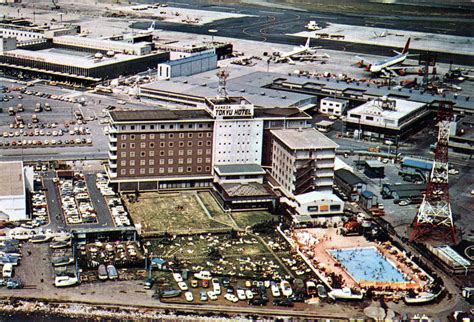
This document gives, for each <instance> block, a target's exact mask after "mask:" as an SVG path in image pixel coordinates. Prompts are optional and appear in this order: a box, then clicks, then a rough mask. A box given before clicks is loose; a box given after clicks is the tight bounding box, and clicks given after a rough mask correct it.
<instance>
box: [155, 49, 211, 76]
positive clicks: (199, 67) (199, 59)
mask: <svg viewBox="0 0 474 322" xmlns="http://www.w3.org/2000/svg"><path fill="white" fill-rule="evenodd" d="M214 69H217V55H216V53H215V52H214V50H210V51H207V52H202V53H199V54H196V55H192V56H189V57H185V58H180V59H176V60H170V61H168V62H166V63H161V64H158V79H170V78H174V77H180V76H191V75H194V74H199V73H203V72H207V71H209V70H214Z"/></svg>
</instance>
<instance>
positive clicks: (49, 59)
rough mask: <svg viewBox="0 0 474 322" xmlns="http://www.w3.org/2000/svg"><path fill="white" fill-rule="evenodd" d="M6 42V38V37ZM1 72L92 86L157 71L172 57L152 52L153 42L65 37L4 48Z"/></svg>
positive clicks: (1, 54)
mask: <svg viewBox="0 0 474 322" xmlns="http://www.w3.org/2000/svg"><path fill="white" fill-rule="evenodd" d="M3 39H5V38H3ZM1 49H2V50H0V69H1V70H3V71H4V72H5V73H6V74H12V75H18V74H20V73H21V74H24V75H30V76H40V77H43V78H46V79H51V80H58V81H66V82H71V83H81V84H90V83H97V82H100V81H102V80H105V79H112V78H116V77H118V76H121V75H122V76H123V75H129V74H135V73H137V72H142V71H146V70H148V69H152V68H156V66H157V64H159V63H161V62H163V61H166V60H169V54H168V53H163V52H156V51H152V45H151V44H150V43H135V44H131V43H127V42H120V41H111V40H101V39H89V38H84V37H73V36H61V37H53V38H52V39H47V40H46V39H42V40H38V41H36V42H35V43H31V44H19V43H16V44H13V43H12V42H8V43H6V42H5V41H4V45H2V48H1Z"/></svg>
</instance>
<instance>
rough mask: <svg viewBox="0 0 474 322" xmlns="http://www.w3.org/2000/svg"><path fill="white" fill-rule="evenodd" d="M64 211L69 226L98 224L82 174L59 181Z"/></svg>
mask: <svg viewBox="0 0 474 322" xmlns="http://www.w3.org/2000/svg"><path fill="white" fill-rule="evenodd" d="M59 193H60V196H61V203H62V209H63V212H64V216H65V219H66V222H67V223H68V224H84V223H96V222H97V214H96V211H95V209H94V207H93V206H92V203H91V200H90V196H89V192H88V190H87V184H86V181H85V180H84V176H83V175H82V174H76V175H75V176H74V178H73V179H64V180H62V181H59Z"/></svg>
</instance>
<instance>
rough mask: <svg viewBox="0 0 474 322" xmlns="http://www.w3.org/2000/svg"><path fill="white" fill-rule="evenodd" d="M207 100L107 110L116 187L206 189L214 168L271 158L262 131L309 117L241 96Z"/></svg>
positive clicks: (110, 166)
mask: <svg viewBox="0 0 474 322" xmlns="http://www.w3.org/2000/svg"><path fill="white" fill-rule="evenodd" d="M234 103H236V104H234ZM208 104H209V107H208V108H206V109H190V110H176V109H175V110H164V109H161V110H154V111H114V112H111V113H110V116H111V125H110V129H109V162H108V165H107V171H108V173H109V177H110V181H111V182H112V183H114V184H116V185H117V186H118V189H119V190H120V191H135V190H166V189H188V188H195V187H210V186H212V184H213V179H215V177H214V176H213V174H215V173H218V172H217V171H218V170H217V168H215V166H221V165H229V166H244V165H252V164H253V165H255V164H256V165H258V166H260V165H261V163H262V160H264V159H265V160H268V159H270V160H271V154H270V155H269V156H268V155H266V153H268V150H264V149H263V146H268V145H270V146H271V144H269V143H267V144H265V143H264V137H265V135H264V134H265V133H266V132H270V131H271V130H273V129H287V128H294V127H297V126H298V125H299V124H302V125H304V126H306V124H310V123H309V122H310V120H311V117H310V116H309V115H307V114H306V113H303V112H300V111H299V110H298V109H296V108H286V109H276V110H277V112H275V111H274V110H268V109H263V108H254V107H253V105H252V104H251V103H249V102H248V101H246V100H245V99H243V98H241V97H239V98H235V97H234V98H225V101H222V100H221V99H215V98H210V99H208ZM225 106H228V108H227V107H225ZM222 111H226V112H222ZM229 111H232V112H229ZM244 111H245V112H244ZM230 113H232V116H231V115H229V114H230ZM222 114H227V115H222ZM237 114H240V115H241V116H238V117H237ZM249 138H251V140H249ZM265 140H266V139H265ZM268 142H270V141H268ZM269 151H270V153H271V149H270V150H269ZM246 175H248V176H253V175H254V174H246ZM224 177H225V176H224ZM225 179H226V180H227V179H228V178H225ZM253 179H254V178H253ZM222 180H224V179H223V178H220V179H218V180H217V179H215V182H217V183H221V181H222ZM239 181H242V183H246V180H239ZM222 183H223V182H222ZM225 183H232V184H235V183H236V182H225ZM254 183H258V184H261V182H260V181H255V180H252V184H254Z"/></svg>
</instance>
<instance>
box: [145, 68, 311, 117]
mask: <svg viewBox="0 0 474 322" xmlns="http://www.w3.org/2000/svg"><path fill="white" fill-rule="evenodd" d="M215 73H216V72H215V70H212V71H208V72H204V73H200V74H197V75H192V76H181V77H175V78H172V79H170V80H158V81H156V82H153V83H150V84H146V85H143V86H142V87H141V88H142V89H144V90H149V91H156V92H161V93H163V92H164V93H173V94H177V95H186V96H194V97H197V98H201V99H204V98H206V97H214V96H216V94H217V90H218V88H219V82H218V78H217V76H216V75H215ZM274 75H275V74H273V73H261V72H254V73H250V74H244V75H240V76H236V77H234V78H229V79H228V80H227V83H226V91H227V93H228V94H229V96H231V97H245V99H247V100H248V101H249V102H250V103H252V104H254V105H255V106H256V107H257V106H260V107H266V108H268V107H299V106H304V105H307V104H311V103H312V101H313V100H314V95H307V94H301V93H293V92H288V91H281V90H276V89H271V88H265V87H264V86H266V85H269V84H271V83H272V82H273V80H274V79H275V76H274ZM277 75H279V76H282V75H281V74H277ZM231 77H232V74H231Z"/></svg>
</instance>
